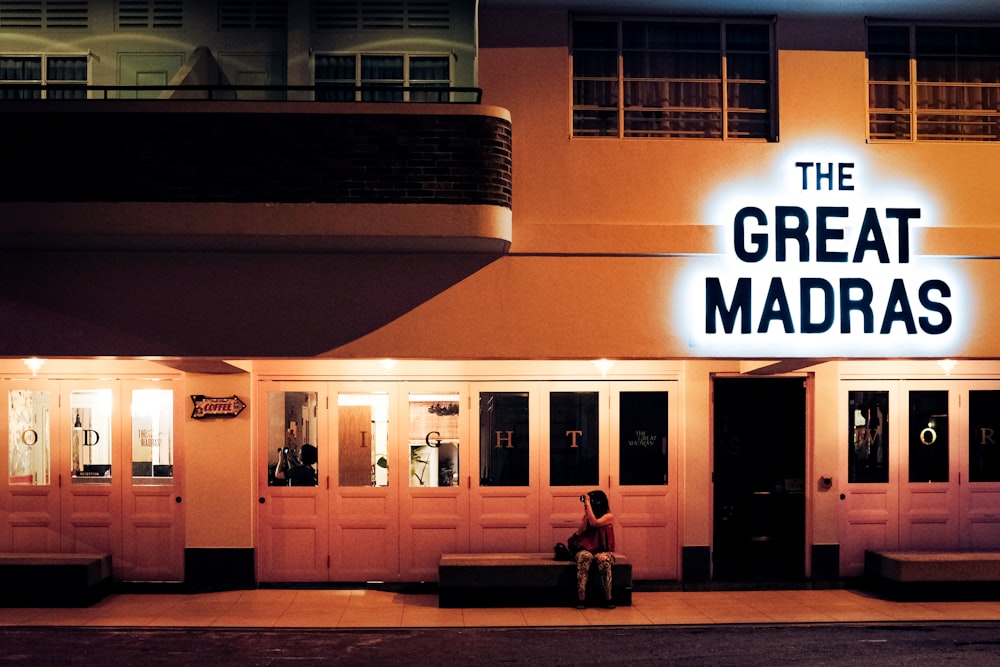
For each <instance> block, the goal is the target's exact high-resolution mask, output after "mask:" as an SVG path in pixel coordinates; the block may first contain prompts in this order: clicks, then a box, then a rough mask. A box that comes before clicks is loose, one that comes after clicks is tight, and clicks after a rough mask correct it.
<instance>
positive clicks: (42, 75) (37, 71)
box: [0, 54, 88, 100]
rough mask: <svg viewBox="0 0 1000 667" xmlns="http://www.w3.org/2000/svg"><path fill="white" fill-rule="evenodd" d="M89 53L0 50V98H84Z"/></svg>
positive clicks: (85, 95) (85, 94)
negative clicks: (33, 52) (37, 53)
mask: <svg viewBox="0 0 1000 667" xmlns="http://www.w3.org/2000/svg"><path fill="white" fill-rule="evenodd" d="M87 82H88V73H87V56H79V55H2V54H0V99H8V100H32V99H43V98H47V99H85V98H86V97H87V89H86V86H87Z"/></svg>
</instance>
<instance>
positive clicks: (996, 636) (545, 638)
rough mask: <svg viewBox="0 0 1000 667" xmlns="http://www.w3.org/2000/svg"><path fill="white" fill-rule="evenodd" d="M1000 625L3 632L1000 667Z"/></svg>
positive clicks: (12, 658)
mask: <svg viewBox="0 0 1000 667" xmlns="http://www.w3.org/2000/svg"><path fill="white" fill-rule="evenodd" d="M998 663H1000V621H998V622H995V623H939V624H934V625H913V624H905V625H871V624H859V625H851V624H837V625H767V626H760V625H731V626H720V625H713V626H665V627H664V626H660V627H648V626H643V627H633V626H629V627H624V626H623V627H595V628H456V629H447V628H432V629H423V628H414V629H410V630H330V629H317V630H298V629H292V630H286V629H283V630H273V629H242V628H239V629H237V628H233V629H206V628H192V629H183V628H170V629H151V630H141V629H132V628H127V629H125V628H123V629H114V628H21V627H9V628H2V629H0V664H2V665H31V666H32V667H36V666H43V665H87V666H88V667H95V666H97V665H143V666H148V665H212V666H225V665H240V666H242V667H250V666H257V665H277V666H282V665H296V666H299V665H303V666H308V665H362V664H364V665H378V666H379V667H381V666H383V665H406V666H407V667H425V666H429V665H456V664H460V665H477V666H480V665H483V666H485V665H533V666H534V665H540V666H544V667H559V666H563V665H565V666H567V667H570V666H572V667H581V666H588V667H589V666H595V667H596V666H602V667H603V666H611V665H629V666H639V667H641V666H644V665H657V666H659V665H712V666H713V667H722V666H725V665H761V666H763V665H767V666H768V667H772V666H776V665H812V666H815V665H852V666H853V665H872V664H878V665H886V666H888V665H893V666H896V665H927V666H931V665H933V666H935V667H941V666H944V665H962V666H963V667H977V666H979V665H984V666H985V665H990V666H992V665H996V664H998Z"/></svg>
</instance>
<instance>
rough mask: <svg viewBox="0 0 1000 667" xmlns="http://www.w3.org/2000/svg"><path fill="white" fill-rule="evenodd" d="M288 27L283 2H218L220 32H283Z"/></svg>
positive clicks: (233, 0) (250, 0) (249, 0)
mask: <svg viewBox="0 0 1000 667" xmlns="http://www.w3.org/2000/svg"><path fill="white" fill-rule="evenodd" d="M287 27H288V13H287V6H286V4H285V2H284V0H220V2H219V29H220V30H285V29H287Z"/></svg>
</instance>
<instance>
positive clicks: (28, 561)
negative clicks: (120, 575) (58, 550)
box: [0, 553, 112, 607]
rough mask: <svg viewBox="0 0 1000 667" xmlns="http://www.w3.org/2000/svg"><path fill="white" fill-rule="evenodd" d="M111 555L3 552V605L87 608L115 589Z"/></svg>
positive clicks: (0, 587)
mask: <svg viewBox="0 0 1000 667" xmlns="http://www.w3.org/2000/svg"><path fill="white" fill-rule="evenodd" d="M111 576H112V570H111V555H110V554H46V553H25V554H11V553H0V600H2V602H0V605H2V606H5V607H85V606H88V605H91V604H93V603H95V602H97V601H98V600H100V599H101V598H103V597H104V596H105V595H107V593H108V592H109V591H110V589H111V583H112V581H111Z"/></svg>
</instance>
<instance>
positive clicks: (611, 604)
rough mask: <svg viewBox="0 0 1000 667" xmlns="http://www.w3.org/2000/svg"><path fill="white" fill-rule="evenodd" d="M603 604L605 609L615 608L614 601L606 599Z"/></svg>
mask: <svg viewBox="0 0 1000 667" xmlns="http://www.w3.org/2000/svg"><path fill="white" fill-rule="evenodd" d="M604 606H605V608H607V609H614V608H615V603H614V601H613V600H608V601H607V602H605V603H604Z"/></svg>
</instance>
